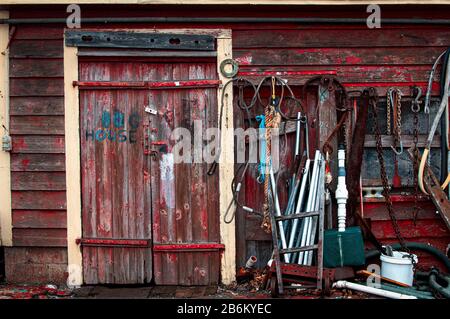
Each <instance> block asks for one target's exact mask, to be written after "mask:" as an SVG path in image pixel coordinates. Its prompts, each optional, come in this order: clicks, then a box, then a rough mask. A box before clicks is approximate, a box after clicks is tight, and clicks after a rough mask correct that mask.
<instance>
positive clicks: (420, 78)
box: [233, 26, 450, 267]
mask: <svg viewBox="0 0 450 319" xmlns="http://www.w3.org/2000/svg"><path fill="white" fill-rule="evenodd" d="M449 33H450V28H448V27H417V26H416V27H410V26H403V27H399V26H397V27H386V26H384V27H383V28H382V29H380V30H370V29H367V28H365V27H363V26H361V27H358V26H299V27H297V28H295V29H285V28H274V29H272V30H270V31H268V30H259V29H257V28H254V29H250V28H248V29H247V28H246V29H242V30H241V29H237V30H233V57H234V58H235V59H237V60H238V61H239V63H240V71H239V72H240V74H241V75H242V76H245V77H252V78H254V79H255V80H256V79H258V78H261V77H262V76H264V75H270V74H275V75H279V76H281V77H283V78H286V79H288V83H289V84H290V85H294V87H295V85H302V84H303V83H304V82H305V81H306V80H308V79H309V78H311V77H312V76H314V75H317V74H320V72H323V74H335V75H336V76H337V77H338V78H339V80H341V81H342V82H343V83H344V84H345V85H346V86H347V88H348V89H349V90H353V89H361V88H363V87H368V86H376V87H377V89H378V91H379V94H380V95H383V94H385V92H386V89H387V88H388V87H390V86H393V85H396V86H399V87H400V88H401V89H402V90H403V91H404V92H409V90H410V89H409V86H411V85H414V84H415V85H419V86H422V87H424V86H425V84H426V82H427V81H428V75H429V70H430V69H431V66H432V64H433V62H434V61H435V59H436V58H437V56H438V55H439V54H440V53H442V52H443V51H444V50H445V49H446V48H447V47H448V46H449V45H450V38H449ZM433 92H434V93H435V94H436V93H437V92H438V90H437V87H435V88H434V91H433ZM294 93H295V94H296V95H298V96H301V88H300V87H299V86H298V87H296V89H295V90H294ZM311 98H313V97H311ZM307 104H308V106H310V105H311V106H314V105H315V102H314V101H312V102H311V103H307ZM260 111H261V112H262V110H260ZM261 112H260V113H261ZM240 116H241V115H240V114H239V115H236V118H237V121H238V122H239V117H240ZM424 120H425V118H424ZM240 122H242V121H240ZM241 125H242V123H241ZM422 125H425V124H422ZM423 129H424V130H425V132H426V128H425V127H423ZM425 132H424V133H425ZM288 143H289V145H290V146H289V147H292V146H293V145H294V142H293V140H292V137H291V139H290V140H289V142H288ZM291 158H292V156H289V157H288V158H285V159H284V161H285V163H288V162H287V161H289V160H290V159H291ZM364 167H366V166H364ZM389 173H390V172H389ZM255 177H256V176H250V177H248V178H247V179H246V184H245V188H243V191H242V192H241V194H245V195H242V201H243V202H245V203H246V205H248V206H250V207H253V208H256V209H261V203H262V202H263V198H264V196H263V193H262V191H261V186H260V185H259V184H258V183H257V182H256V180H255ZM280 187H281V185H280ZM281 189H282V188H280V190H281ZM371 205H372V204H366V206H368V212H367V215H365V217H367V218H371V221H372V227H373V230H374V232H375V234H376V235H377V237H378V238H379V239H380V240H381V241H382V242H386V243H390V242H395V237H393V232H392V226H391V223H390V220H388V219H387V217H388V215H387V211H386V209H385V206H384V203H379V204H377V212H378V215H374V216H372V215H371V211H372V210H371V207H372V206H371ZM407 205H409V206H412V205H413V202H412V201H410V202H409V203H408V204H407ZM434 210H435V209H434V206H433V205H432V204H431V203H430V202H427V204H426V205H425V207H424V210H423V212H422V213H421V215H419V220H418V222H417V225H416V226H414V225H412V222H411V214H409V215H408V216H409V217H408V220H404V221H401V222H400V225H401V228H402V230H403V232H404V233H405V237H406V239H407V240H409V241H419V242H428V243H431V244H436V243H437V242H439V244H438V245H437V247H438V248H440V249H442V250H443V251H445V248H446V245H447V244H448V242H449V238H450V233H449V232H448V230H447V229H446V227H445V225H444V224H443V222H442V221H441V220H440V217H439V216H437V215H434V214H433V213H432V212H433V211H434ZM402 213H403V212H399V214H400V215H401V214H402ZM380 214H382V216H383V217H380ZM422 214H425V216H428V217H422ZM427 214H428V215H427ZM430 216H433V217H432V218H431V219H430ZM237 218H238V219H237V220H238V222H237V238H236V242H237V245H238V249H237V260H238V266H242V265H244V264H245V261H246V260H247V258H248V257H249V256H250V255H257V256H258V258H259V261H261V262H260V263H259V266H260V267H262V266H264V263H265V261H266V260H267V258H270V245H271V237H270V235H268V234H266V233H264V232H263V231H262V229H261V228H260V225H261V218H259V217H258V216H254V215H248V214H245V212H242V211H240V212H238V217H237ZM399 218H400V219H404V218H401V217H399ZM424 218H425V219H424ZM267 251H269V253H267ZM432 262H434V260H432V259H430V258H429V257H425V265H431V264H432Z"/></svg>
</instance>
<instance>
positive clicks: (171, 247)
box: [153, 243, 225, 251]
mask: <svg viewBox="0 0 450 319" xmlns="http://www.w3.org/2000/svg"><path fill="white" fill-rule="evenodd" d="M223 249H225V245H223V244H217V243H207V244H154V245H153V251H192V250H194V251H200V250H201V251H205V250H223Z"/></svg>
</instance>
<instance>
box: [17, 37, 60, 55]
mask: <svg viewBox="0 0 450 319" xmlns="http://www.w3.org/2000/svg"><path fill="white" fill-rule="evenodd" d="M63 48H64V42H63V41H62V39H61V40H41V39H39V40H14V41H12V43H11V46H10V51H9V56H10V58H62V57H63Z"/></svg>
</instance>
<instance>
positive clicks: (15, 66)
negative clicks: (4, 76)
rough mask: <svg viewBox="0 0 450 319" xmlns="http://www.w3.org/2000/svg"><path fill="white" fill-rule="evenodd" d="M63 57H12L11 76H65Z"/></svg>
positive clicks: (10, 63)
mask: <svg viewBox="0 0 450 319" xmlns="http://www.w3.org/2000/svg"><path fill="white" fill-rule="evenodd" d="M63 69H64V68H63V61H62V60H61V59H11V60H10V61H9V76H10V78H25V77H27V78H32V77H34V78H35V77H47V78H51V77H63V76H64V70H63Z"/></svg>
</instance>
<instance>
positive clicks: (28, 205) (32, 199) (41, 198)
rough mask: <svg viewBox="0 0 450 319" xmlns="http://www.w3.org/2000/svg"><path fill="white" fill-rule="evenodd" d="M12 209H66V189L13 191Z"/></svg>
mask: <svg viewBox="0 0 450 319" xmlns="http://www.w3.org/2000/svg"><path fill="white" fill-rule="evenodd" d="M11 197H12V209H26V210H28V209H44V210H45V209H60V210H64V209H66V192H64V191H12V192H11Z"/></svg>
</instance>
